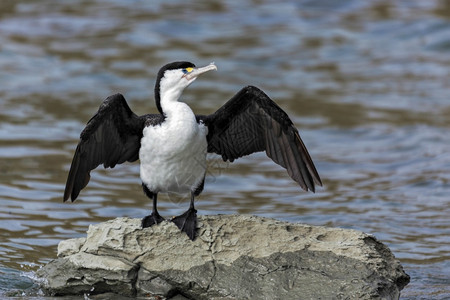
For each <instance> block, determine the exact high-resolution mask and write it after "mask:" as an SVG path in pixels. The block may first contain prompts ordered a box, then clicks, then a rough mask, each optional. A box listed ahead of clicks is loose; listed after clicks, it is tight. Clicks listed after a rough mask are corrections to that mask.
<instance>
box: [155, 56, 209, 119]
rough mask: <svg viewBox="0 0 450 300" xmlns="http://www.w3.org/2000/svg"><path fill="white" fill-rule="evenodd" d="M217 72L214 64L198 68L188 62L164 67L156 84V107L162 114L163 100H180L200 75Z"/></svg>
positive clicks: (174, 63) (178, 62)
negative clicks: (165, 98)
mask: <svg viewBox="0 0 450 300" xmlns="http://www.w3.org/2000/svg"><path fill="white" fill-rule="evenodd" d="M211 70H217V67H216V65H214V64H213V63H211V64H209V65H207V66H206V67H202V68H197V67H196V66H195V65H194V64H193V63H191V62H187V61H177V62H173V63H169V64H167V65H165V66H163V67H162V68H161V69H160V70H159V72H158V77H157V79H156V84H155V100H156V106H157V107H158V110H159V112H160V113H162V108H161V99H162V98H163V97H166V96H167V97H171V98H173V100H178V98H179V97H180V95H181V93H182V92H183V90H184V89H185V88H187V87H188V86H189V85H190V84H191V83H192V82H194V80H195V79H197V77H198V76H199V75H200V74H203V73H205V72H208V71H211Z"/></svg>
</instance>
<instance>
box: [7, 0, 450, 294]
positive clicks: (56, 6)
mask: <svg viewBox="0 0 450 300" xmlns="http://www.w3.org/2000/svg"><path fill="white" fill-rule="evenodd" d="M174 60H190V61H192V62H194V63H196V64H197V65H206V64H208V63H209V62H211V61H214V62H215V63H216V64H217V66H218V68H219V70H218V72H212V73H208V74H206V75H204V76H202V77H201V78H200V79H199V80H197V81H196V82H195V83H194V84H193V85H192V86H191V87H190V88H189V89H188V90H187V91H186V92H185V95H184V99H185V100H186V102H187V103H189V104H190V105H191V107H192V108H193V109H194V110H195V111H196V112H197V113H211V112H213V111H215V109H217V108H218V107H220V106H221V105H222V104H223V103H224V102H225V101H226V100H227V99H229V98H230V97H231V96H232V95H233V94H234V93H235V92H237V91H238V90H239V89H240V88H241V87H242V86H244V85H247V84H253V85H257V86H259V87H260V88H262V89H263V90H264V91H266V92H267V94H269V95H270V96H271V97H272V98H273V99H275V100H276V101H277V103H278V104H279V105H280V106H281V107H283V108H284V109H285V110H286V111H287V112H288V114H289V115H290V116H291V117H292V119H293V121H294V123H295V124H296V126H297V127H298V128H299V129H300V133H301V135H302V138H303V140H304V142H305V143H306V145H307V147H308V149H309V151H310V153H311V155H312V157H313V159H314V161H315V163H316V167H317V169H318V171H319V173H320V175H321V177H322V179H323V182H324V187H323V188H319V189H318V191H317V192H316V194H312V193H305V192H302V191H301V190H300V188H299V187H298V186H297V185H296V184H295V183H294V182H293V181H292V180H290V178H289V177H288V176H287V174H286V172H285V171H283V170H282V168H280V167H278V166H277V165H275V164H273V163H272V162H271V161H270V160H268V159H267V158H266V157H265V155H264V154H257V155H253V156H251V157H248V158H244V159H241V160H238V161H237V162H236V163H233V164H225V163H220V162H219V160H217V159H216V158H212V159H211V161H210V170H209V176H208V179H207V182H206V188H205V191H204V193H203V194H202V195H201V197H199V198H198V202H197V208H198V210H199V212H200V213H201V214H217V213H251V214H256V215H260V216H267V217H274V218H278V219H282V220H289V221H293V222H304V223H309V224H315V225H326V226H335V227H342V228H353V229H358V230H362V231H365V232H368V233H371V234H374V235H375V236H377V237H378V238H379V239H380V240H381V241H383V242H384V243H386V244H387V245H388V246H389V247H390V248H391V250H392V251H393V252H394V254H395V255H396V257H397V258H398V259H400V261H401V262H402V264H403V266H404V267H405V270H406V272H407V273H408V274H409V275H410V276H411V283H410V284H409V285H408V286H407V287H406V288H405V289H404V290H403V292H402V298H404V299H444V298H446V297H450V287H449V286H450V219H449V215H450V205H449V196H448V195H449V192H450V150H449V149H450V139H449V137H450V136H449V130H450V118H449V115H450V100H449V99H448V95H449V87H450V71H449V70H450V5H448V4H447V2H446V1H437V0H435V1H434V0H433V1H432V0H430V1H419V0H416V1H411V0H408V1H406V0H404V1H402V0H396V1H388V0H385V1H381V0H380V1H356V0H354V1H351V0H348V1H335V0H321V1H317V0H315V1H309V0H308V1H307V0H304V1H283V2H281V3H280V2H279V1H274V0H262V1H249V0H244V1H223V0H222V1H220V0H215V1H198V2H195V4H194V3H189V2H186V1H177V0H174V1H133V2H132V3H130V1H123V0H115V1H106V0H96V1H89V2H87V1H81V0H72V1H59V2H56V1H47V0H43V1H39V2H36V1H12V0H10V1H1V2H0V83H1V85H0V171H1V172H0V221H1V222H0V224H1V225H0V239H1V243H0V278H1V280H0V295H3V297H5V295H26V296H28V297H30V299H31V298H32V297H39V296H40V295H39V291H37V290H36V289H35V288H34V287H33V281H32V280H31V279H30V277H33V276H32V274H33V271H35V270H36V269H37V268H39V267H40V266H42V265H44V264H45V263H47V262H48V261H49V260H51V259H53V258H55V256H56V246H57V244H58V242H59V241H61V240H63V239H68V238H74V237H81V236H84V235H85V232H86V230H87V227H88V226H89V224H92V223H98V222H102V221H106V220H109V219H112V218H115V217H122V216H129V217H136V218H140V217H143V216H144V215H146V214H148V212H149V210H150V208H151V203H150V201H149V200H148V199H146V198H145V197H144V196H143V193H142V191H141V188H140V180H139V175H138V174H139V167H138V165H137V164H125V165H121V166H118V167H116V168H115V169H114V170H106V171H105V170H103V169H99V170H96V171H95V172H93V174H92V175H93V176H92V179H91V182H90V184H89V186H88V188H86V189H85V190H83V191H82V194H81V196H80V199H79V200H77V202H75V203H73V204H67V203H62V193H63V189H64V184H65V179H66V176H67V172H68V169H69V166H70V162H71V158H72V155H73V152H74V149H75V147H76V143H77V140H78V137H79V133H80V132H81V130H82V129H83V127H84V125H85V123H86V122H87V120H89V118H90V117H91V116H92V115H93V114H94V113H95V111H96V110H97V108H98V106H99V105H100V103H101V101H102V100H103V99H104V98H105V97H106V96H108V95H111V94H113V93H116V92H121V93H123V94H124V95H125V97H126V98H127V99H128V101H129V104H130V106H131V107H132V109H133V110H134V111H135V112H136V113H138V114H144V113H148V112H153V111H156V108H155V104H154V103H153V100H152V99H153V96H152V91H153V84H154V80H155V75H156V73H157V71H158V69H159V68H160V67H161V65H163V64H164V63H166V62H170V61H174ZM160 206H161V212H162V213H163V214H164V215H166V216H171V215H176V214H179V213H181V212H182V211H184V210H185V209H186V208H187V206H188V203H187V202H186V201H180V199H176V198H173V197H167V196H166V197H161V201H160Z"/></svg>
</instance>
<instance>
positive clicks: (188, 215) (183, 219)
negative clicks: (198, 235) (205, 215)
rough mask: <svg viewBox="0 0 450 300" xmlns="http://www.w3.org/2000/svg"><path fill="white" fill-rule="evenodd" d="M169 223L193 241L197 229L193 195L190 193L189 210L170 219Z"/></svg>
mask: <svg viewBox="0 0 450 300" xmlns="http://www.w3.org/2000/svg"><path fill="white" fill-rule="evenodd" d="M171 221H172V222H174V223H175V225H177V227H178V228H180V229H181V231H184V232H185V233H186V234H187V236H188V237H189V238H190V239H191V240H192V241H193V240H194V238H195V231H196V229H197V210H196V209H195V207H194V193H191V203H190V205H189V209H188V210H187V211H186V212H185V213H184V214H182V215H180V216H178V217H174V218H172V220H171Z"/></svg>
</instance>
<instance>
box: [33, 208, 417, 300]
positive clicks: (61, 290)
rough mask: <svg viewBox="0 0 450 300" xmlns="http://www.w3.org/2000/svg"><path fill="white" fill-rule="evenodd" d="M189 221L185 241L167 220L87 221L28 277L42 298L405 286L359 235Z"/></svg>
mask: <svg viewBox="0 0 450 300" xmlns="http://www.w3.org/2000/svg"><path fill="white" fill-rule="evenodd" d="M198 225H199V229H198V237H197V238H196V240H195V241H193V242H192V241H190V240H189V239H188V237H187V236H186V235H185V234H184V233H181V232H180V231H179V229H178V228H177V227H176V226H175V225H174V224H172V223H170V222H163V223H161V224H159V225H157V226H153V227H151V228H146V229H142V228H141V220H140V219H130V218H118V219H115V220H111V221H108V222H105V223H100V224H97V225H91V226H90V227H89V230H88V232H87V237H86V238H80V239H71V240H67V241H62V242H61V243H60V244H59V247H58V258H57V259H55V260H53V261H51V262H50V263H49V264H47V265H46V266H44V267H43V268H41V269H40V270H39V271H38V272H37V275H38V276H39V277H41V278H42V279H43V280H42V282H43V283H42V288H43V290H44V291H45V292H46V293H47V294H51V295H73V294H101V293H114V294H117V295H121V296H124V297H144V298H145V297H148V298H149V299H154V298H153V297H155V296H158V297H159V298H158V299H164V298H167V299H170V298H172V299H173V298H174V297H178V298H175V299H185V298H188V299H217V300H218V299H398V298H399V296H400V291H401V290H402V289H403V288H404V287H405V286H406V285H407V284H408V282H409V276H408V275H407V274H406V273H405V272H404V271H403V268H402V266H401V265H400V263H399V261H398V260H396V259H395V257H394V256H393V254H392V253H391V251H390V250H389V249H388V247H387V246H385V245H384V244H382V243H380V242H379V241H377V240H376V239H375V238H374V237H373V236H371V235H368V234H365V233H362V232H359V231H355V230H348V229H339V228H327V227H320V226H309V225H304V224H293V223H287V222H281V221H277V220H274V219H267V218H261V217H255V216H248V215H219V216H200V217H199V224H198Z"/></svg>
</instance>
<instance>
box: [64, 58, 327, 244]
mask: <svg viewBox="0 0 450 300" xmlns="http://www.w3.org/2000/svg"><path fill="white" fill-rule="evenodd" d="M210 70H217V67H216V66H215V65H214V64H210V65H208V66H206V67H203V68H196V67H195V65H194V64H192V63H190V62H173V63H169V64H167V65H165V66H164V67H162V68H161V69H160V71H159V72H158V77H157V79H156V85H155V100H156V106H157V108H158V111H159V113H158V114H147V115H143V116H137V115H136V114H134V113H133V112H132V111H131V109H130V108H129V106H128V104H127V102H126V101H125V98H124V97H123V96H122V95H121V94H115V95H112V96H110V97H108V98H106V99H105V100H104V101H103V103H102V104H101V105H100V108H99V110H98V112H97V113H96V114H95V115H94V116H93V117H92V118H91V119H90V120H89V121H88V123H87V125H86V127H85V128H84V130H83V131H82V132H81V135H80V141H79V143H78V146H77V148H76V150H75V155H74V157H73V160H72V165H71V166H70V171H69V176H68V178H67V183H66V188H65V191H64V201H66V200H68V199H69V198H70V199H71V200H72V202H73V201H74V200H75V199H76V198H77V197H78V194H79V193H80V191H81V190H82V189H83V188H84V187H85V186H86V185H87V184H88V182H89V179H90V171H91V170H93V169H95V168H96V167H97V166H99V165H100V164H103V166H104V167H105V168H114V166H115V165H116V164H121V163H124V162H126V161H129V162H133V161H136V160H137V159H139V160H140V175H141V180H142V187H143V189H144V192H145V194H146V195H147V196H148V197H149V198H151V199H152V200H153V210H152V213H151V214H150V215H148V216H146V217H144V218H143V219H142V227H143V228H145V227H150V226H152V225H155V224H158V223H160V222H162V221H163V220H164V218H163V217H161V216H160V215H159V213H158V210H157V196H158V193H160V192H162V193H167V192H174V193H190V195H191V202H190V206H189V209H188V210H187V211H186V212H185V213H183V214H182V215H180V216H177V217H174V218H172V219H171V221H172V222H174V223H175V224H176V225H177V226H178V227H179V228H180V229H181V230H182V231H184V232H185V233H186V234H187V235H188V237H189V238H190V239H191V240H193V239H194V238H195V231H196V226H197V210H196V209H195V207H194V198H195V197H196V196H198V195H199V194H200V193H201V192H202V190H203V185H204V182H205V173H206V154H207V153H216V154H218V155H221V156H222V159H223V160H224V161H230V162H232V161H234V160H235V159H237V158H239V157H242V156H244V155H248V154H251V153H254V152H259V151H265V152H266V154H267V156H268V157H270V158H271V159H272V160H273V161H274V162H275V163H277V164H278V165H280V166H282V167H283V168H285V169H286V170H287V172H288V174H289V176H290V177H291V178H292V179H293V180H295V181H296V182H297V183H298V184H299V185H300V186H301V187H302V188H303V189H304V190H305V191H308V190H311V191H312V192H314V191H315V188H314V185H315V184H317V185H320V186H321V185H322V182H321V180H320V177H319V174H318V173H317V170H316V168H315V166H314V163H313V161H312V159H311V157H310V156H309V154H308V151H307V150H306V147H305V145H304V144H303V141H302V140H301V138H300V135H299V133H298V130H297V129H296V128H295V127H294V125H293V123H292V121H291V120H290V119H289V117H288V115H287V114H286V113H285V112H284V111H283V110H282V109H281V108H280V107H279V106H278V105H277V104H275V102H273V101H272V100H271V99H270V98H269V97H268V96H267V95H266V94H265V93H264V92H263V91H261V90H260V89H258V88H257V87H254V86H247V87H244V88H243V89H241V90H240V91H239V92H238V93H237V94H236V95H235V96H234V97H233V98H231V99H230V100H229V101H228V102H227V103H225V105H223V106H222V107H221V108H219V110H217V111H216V112H215V113H213V114H211V115H195V114H194V113H193V112H192V110H191V109H190V107H189V106H188V105H187V104H185V103H183V102H180V101H179V100H180V96H181V93H182V92H183V90H184V89H185V88H186V87H188V86H189V85H190V84H191V83H192V82H193V81H194V80H195V79H196V78H197V77H198V76H199V75H200V74H202V73H205V72H207V71H210Z"/></svg>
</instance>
